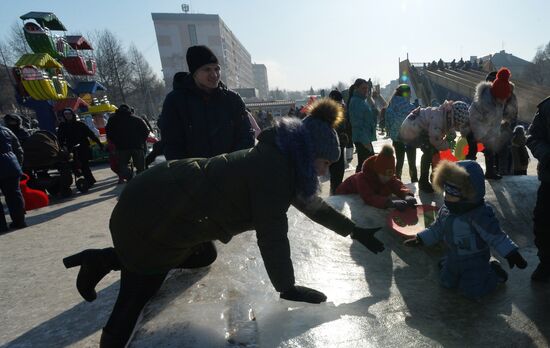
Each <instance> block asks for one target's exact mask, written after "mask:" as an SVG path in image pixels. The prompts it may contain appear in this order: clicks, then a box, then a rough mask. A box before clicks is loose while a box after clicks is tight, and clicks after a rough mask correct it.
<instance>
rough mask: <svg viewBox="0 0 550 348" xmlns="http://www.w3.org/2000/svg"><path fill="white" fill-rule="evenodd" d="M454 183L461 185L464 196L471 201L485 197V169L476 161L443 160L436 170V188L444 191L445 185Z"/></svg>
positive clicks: (477, 200) (438, 190)
mask: <svg viewBox="0 0 550 348" xmlns="http://www.w3.org/2000/svg"><path fill="white" fill-rule="evenodd" d="M445 183H452V184H453V185H454V186H457V187H460V189H461V191H462V196H463V197H464V198H465V199H466V200H467V201H469V202H474V203H476V202H479V201H481V200H483V198H484V197H485V178H484V175H483V170H482V169H481V167H480V166H479V164H478V163H477V162H475V161H459V162H450V161H441V162H439V164H438V165H437V168H436V169H435V172H434V180H433V184H434V188H435V189H436V191H437V192H440V193H441V192H443V185H444V184H445Z"/></svg>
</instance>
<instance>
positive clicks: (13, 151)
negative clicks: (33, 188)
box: [0, 126, 27, 232]
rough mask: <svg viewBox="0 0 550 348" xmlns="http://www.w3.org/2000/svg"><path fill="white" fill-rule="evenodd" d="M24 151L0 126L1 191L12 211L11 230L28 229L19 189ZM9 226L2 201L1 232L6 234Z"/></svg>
mask: <svg viewBox="0 0 550 348" xmlns="http://www.w3.org/2000/svg"><path fill="white" fill-rule="evenodd" d="M22 163H23V149H22V148H21V145H20V144H19V140H17V137H16V136H15V134H13V132H12V131H10V130H9V129H8V128H7V127H3V126H0V168H1V170H0V190H2V193H3V194H4V197H5V198H6V204H7V205H8V209H9V211H10V216H11V221H12V223H11V224H10V227H11V228H23V227H26V226H27V224H26V223H25V202H24V201H23V195H22V194H21V189H20V187H19V179H20V178H21V174H23V172H22V171H21V164H22ZM7 230H8V226H7V223H6V218H5V216H4V207H3V206H2V202H1V201H0V232H6V231H7Z"/></svg>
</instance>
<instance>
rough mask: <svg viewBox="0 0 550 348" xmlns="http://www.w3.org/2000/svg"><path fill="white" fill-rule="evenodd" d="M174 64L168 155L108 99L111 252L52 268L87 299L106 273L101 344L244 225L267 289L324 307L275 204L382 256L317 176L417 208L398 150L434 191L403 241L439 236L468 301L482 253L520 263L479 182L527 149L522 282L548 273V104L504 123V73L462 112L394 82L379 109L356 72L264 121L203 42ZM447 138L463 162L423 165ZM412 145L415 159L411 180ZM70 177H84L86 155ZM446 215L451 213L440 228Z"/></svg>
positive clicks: (486, 273) (68, 125) (68, 128)
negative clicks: (109, 288) (531, 262)
mask: <svg viewBox="0 0 550 348" xmlns="http://www.w3.org/2000/svg"><path fill="white" fill-rule="evenodd" d="M186 60H187V65H188V67H189V72H188V73H178V74H176V76H175V77H174V85H173V90H172V91H171V92H170V93H169V94H168V95H167V96H166V98H165V101H164V104H163V107H162V113H161V115H160V117H159V120H158V126H159V128H160V133H161V142H160V143H159V144H158V146H157V147H156V148H155V149H154V151H155V156H156V154H163V155H164V156H165V158H166V160H167V161H166V162H162V163H161V164H157V165H155V166H153V167H151V168H149V169H147V170H145V168H146V165H145V163H146V160H145V156H144V155H145V152H144V148H143V144H144V142H145V139H146V138H147V134H148V128H147V127H146V125H145V124H144V122H143V121H142V120H141V119H140V118H138V117H136V116H134V115H133V112H132V109H131V107H129V106H127V105H121V106H120V107H119V108H118V110H117V112H116V113H115V115H114V116H113V117H111V119H110V120H109V122H108V124H107V128H106V131H107V138H108V140H109V142H110V143H111V144H112V145H113V146H114V147H115V148H116V152H117V154H118V160H119V161H120V162H119V165H118V167H117V169H118V175H119V182H121V183H124V182H125V183H126V186H125V187H124V188H123V190H122V193H121V194H120V197H119V200H118V202H117V204H116V206H115V208H114V209H113V212H112V215H111V217H110V224H109V228H110V232H111V236H112V240H113V246H112V247H107V248H104V249H86V250H83V251H81V252H79V253H76V254H74V255H71V256H68V257H66V258H65V259H64V260H63V262H64V264H65V266H66V267H67V268H70V267H77V266H80V270H79V272H78V276H77V283H76V285H77V290H78V291H79V293H80V294H81V295H82V297H83V298H84V299H85V300H87V301H94V300H95V299H96V297H97V294H96V291H95V287H96V285H97V284H98V283H99V281H100V280H101V279H103V278H104V277H105V276H106V275H107V274H108V273H109V272H111V271H113V270H115V271H120V272H121V286H120V289H119V293H118V298H117V301H116V303H115V306H114V308H113V310H112V313H111V316H110V317H109V320H108V321H107V324H106V325H105V327H104V328H103V332H102V336H101V346H102V347H122V346H124V345H125V344H126V343H127V341H128V340H129V338H130V337H131V334H132V332H133V330H134V327H135V324H136V322H137V320H138V317H139V315H140V313H141V311H142V309H143V307H144V306H145V304H146V303H147V301H148V300H149V299H151V298H152V297H153V296H154V295H155V293H156V292H157V291H158V289H159V288H160V287H161V285H162V283H163V280H164V278H165V277H166V274H167V272H168V271H169V270H171V269H173V268H198V267H205V266H208V265H210V264H212V263H213V262H214V261H215V260H216V258H217V250H216V247H215V244H214V243H213V241H214V240H219V241H221V242H222V243H228V242H229V241H230V240H231V238H232V237H233V236H235V235H237V234H239V233H242V232H245V231H247V230H251V229H253V230H255V231H256V235H257V243H258V247H259V249H260V252H261V255H262V258H263V261H264V264H265V267H266V270H267V274H268V276H269V279H270V280H271V283H272V284H273V286H274V288H275V290H276V291H277V292H279V293H280V297H281V298H283V299H287V300H292V301H304V302H310V303H320V302H324V301H325V300H326V296H325V295H324V294H323V293H322V292H320V291H318V290H315V289H310V288H307V287H304V286H300V285H297V284H296V281H295V278H294V271H293V266H292V260H291V256H290V246H289V240H288V237H287V232H288V222H287V218H286V211H287V209H288V208H289V206H290V205H293V206H294V207H296V208H297V209H299V210H300V211H302V212H303V213H304V214H305V215H306V216H308V217H309V218H310V219H312V220H313V221H316V222H317V223H319V224H321V225H323V226H325V227H327V228H329V229H331V230H333V231H335V232H336V233H338V234H339V235H341V236H343V237H347V236H349V237H351V238H353V239H355V240H357V241H359V242H360V243H361V244H362V245H364V246H365V247H366V248H367V249H368V250H369V251H371V252H373V253H375V254H376V253H379V252H382V251H384V245H383V244H382V242H380V241H379V240H378V239H377V238H376V237H375V236H374V233H375V232H376V230H377V229H366V228H362V227H360V226H358V225H356V224H355V223H354V222H353V221H352V220H350V219H349V218H347V217H346V216H344V215H342V214H341V213H340V212H338V211H336V210H335V209H333V208H332V207H331V206H330V205H328V204H327V203H325V202H324V200H323V199H322V198H320V196H319V180H318V176H323V175H326V174H327V173H330V176H331V182H330V192H331V194H336V195H341V194H359V195H360V197H361V198H362V199H363V201H364V202H365V203H366V204H368V205H372V206H374V207H377V208H381V209H393V208H395V209H399V210H404V209H409V208H411V207H414V206H415V205H416V204H417V202H416V199H415V198H414V195H413V194H412V192H411V191H410V190H409V189H408V188H407V187H406V186H405V185H404V183H403V181H402V171H403V166H404V161H405V155H406V157H407V162H408V167H409V176H410V179H411V181H412V182H418V185H419V189H420V190H421V191H424V192H427V193H432V192H434V190H435V191H437V192H440V193H443V194H444V205H443V207H441V209H440V211H439V213H438V216H437V219H436V221H435V223H434V224H433V225H431V226H430V227H428V228H427V229H426V230H425V231H423V232H422V233H420V234H418V236H416V238H413V239H411V240H408V241H406V244H407V245H432V244H435V243H436V242H438V241H440V240H444V241H445V242H446V244H447V246H448V249H449V251H448V252H447V254H446V256H445V258H444V259H443V260H442V261H441V262H440V264H439V267H440V277H441V284H442V285H443V286H445V287H449V288H458V289H460V290H461V291H462V293H463V294H464V295H465V296H467V297H470V298H479V297H481V296H483V295H485V294H487V293H489V292H490V291H492V290H493V289H494V288H495V287H496V286H497V284H498V283H501V282H504V281H506V279H507V274H506V272H505V271H504V269H503V268H502V267H501V266H500V265H499V264H498V263H495V262H494V261H491V262H490V261H489V259H490V249H489V247H493V248H495V250H496V251H497V252H498V253H499V254H501V256H503V257H505V258H506V259H507V260H508V263H509V265H510V267H514V266H517V267H519V268H525V267H526V266H527V263H526V261H525V260H524V259H523V257H522V256H521V254H520V253H519V251H518V247H517V245H516V244H514V242H513V241H512V240H511V239H510V238H509V237H508V236H507V235H506V234H505V233H504V232H503V231H502V230H501V229H500V227H499V224H498V220H497V219H496V217H495V216H494V213H493V211H492V210H491V208H490V207H489V206H488V205H487V204H486V203H485V201H484V195H485V183H484V180H485V179H487V180H498V179H500V178H501V174H517V175H520V174H526V168H527V164H528V161H529V155H528V152H527V150H526V146H527V147H529V148H530V149H531V152H532V154H533V155H534V156H535V157H536V158H537V159H538V160H539V167H538V170H539V178H540V180H541V185H540V188H539V192H538V199H537V204H536V208H535V218H534V232H535V244H536V246H537V248H538V250H539V254H538V255H539V259H540V262H539V265H538V267H537V268H536V270H535V272H534V273H533V274H532V279H533V280H535V281H545V282H547V281H549V280H550V235H549V234H548V233H545V232H544V231H543V228H544V227H543V214H544V211H546V210H547V209H548V204H549V203H548V197H550V194H549V193H548V190H549V187H548V183H549V182H550V174H549V169H548V168H550V165H549V163H550V101H549V100H548V99H547V100H545V101H543V102H542V103H541V104H540V105H539V113H538V114H537V115H536V116H535V119H534V121H533V123H532V124H531V126H530V128H529V131H528V133H527V135H526V132H525V129H524V127H523V126H522V125H519V124H517V113H518V109H517V99H516V97H515V95H514V92H513V89H514V86H513V83H512V82H511V81H510V78H511V73H510V71H509V70H508V69H506V68H502V69H500V70H499V71H498V72H496V73H495V74H490V76H488V78H487V81H483V82H480V84H479V85H478V87H477V90H476V95H475V97H474V101H473V103H472V104H471V105H468V104H466V103H464V102H462V101H445V102H443V103H442V104H441V105H437V106H420V105H414V103H411V101H410V99H411V88H410V86H408V85H406V84H402V85H399V86H398V87H397V88H396V89H395V92H394V94H393V96H392V97H391V99H390V100H389V103H385V101H384V100H383V98H381V97H380V94H379V92H378V91H376V90H375V89H374V88H373V85H372V82H371V80H370V79H369V80H366V79H363V78H358V79H357V80H356V81H355V82H354V83H353V85H352V86H351V87H350V88H349V90H348V91H338V90H333V91H331V92H330V93H329V95H328V97H327V98H319V99H318V100H316V101H315V102H313V103H311V104H310V105H308V106H307V107H306V108H303V109H301V110H291V111H290V112H289V114H290V115H288V116H286V117H276V118H273V117H272V116H271V117H270V115H268V114H267V113H265V115H264V114H262V115H261V117H254V115H252V114H251V113H250V111H249V110H247V109H246V107H245V104H244V102H243V101H242V99H241V98H240V96H239V95H238V94H237V93H235V92H234V91H232V90H231V89H229V88H227V86H226V85H225V84H224V83H223V82H222V81H221V80H220V76H221V67H220V64H219V62H218V58H217V57H216V56H215V54H214V53H213V52H212V51H211V50H210V49H209V48H208V47H206V46H192V47H190V48H189V49H188V51H187V55H186ZM62 115H63V117H64V119H65V122H64V123H62V124H61V125H60V127H59V131H58V138H59V140H60V142H61V143H62V144H63V145H65V146H67V147H72V148H75V147H78V148H79V149H78V152H79V154H80V155H79V156H80V158H81V159H83V160H84V161H85V160H86V158H88V157H87V155H88V154H89V147H88V146H89V143H90V139H91V140H92V141H96V142H97V143H98V144H99V145H100V146H102V145H101V143H100V142H99V139H97V137H96V136H95V134H93V133H90V132H89V129H88V128H87V127H86V126H85V125H84V124H83V123H82V126H84V127H85V128H86V129H88V130H86V129H84V127H82V126H81V125H80V123H79V121H77V120H76V115H75V114H74V111H73V110H71V109H66V110H64V111H63V113H62ZM256 116H257V115H256ZM381 118H382V119H383V120H384V128H385V129H386V131H387V134H388V137H389V138H391V145H385V146H383V147H382V150H381V151H380V153H378V154H376V153H375V150H374V147H373V142H374V141H376V140H377V137H378V135H377V127H378V125H379V121H380V119H381ZM0 131H1V132H0V135H1V138H0V140H1V142H0V146H1V150H2V153H1V154H0V161H2V162H1V164H2V166H3V167H2V168H4V165H5V166H6V168H8V166H9V168H10V171H5V170H2V175H1V176H0V183H1V189H2V191H3V192H4V195H5V196H6V201H7V203H8V206H9V210H10V214H11V216H12V221H13V223H12V224H15V225H16V226H17V225H20V226H22V225H23V224H24V220H22V218H21V209H20V205H18V204H19V203H18V204H14V203H13V201H14V200H18V199H19V198H17V197H16V196H17V195H18V194H19V195H20V193H17V192H16V191H17V190H16V189H15V186H16V185H15V183H18V178H19V176H20V175H21V164H22V162H23V159H22V158H21V157H22V156H23V155H24V154H23V153H22V152H21V151H20V146H19V145H18V144H19V140H21V141H24V140H22V139H19V140H18V139H17V138H18V137H19V136H21V137H25V134H23V133H21V135H19V136H16V135H15V134H14V132H13V131H12V130H10V129H8V128H5V127H2V128H1V129H0ZM457 132H460V134H461V136H463V137H465V138H467V139H468V144H469V152H468V154H467V156H466V159H467V160H465V161H459V162H457V163H451V162H440V164H439V165H438V166H437V167H434V165H435V163H432V162H433V159H434V158H436V157H435V155H437V154H438V153H439V152H440V151H442V150H447V149H449V148H450V147H452V144H453V142H454V140H455V138H456V136H457V134H456V133H457ZM477 143H483V145H484V147H485V150H484V151H485V159H486V170H485V173H483V171H482V169H481V167H480V166H479V164H478V163H476V162H475V159H476V152H477V148H478V146H477ZM349 148H354V149H355V152H356V154H357V166H356V168H355V174H354V175H352V176H350V177H349V178H347V179H346V180H344V171H345V168H346V162H347V160H348V159H347V155H346V153H347V149H349ZM418 148H420V150H421V152H422V157H421V161H420V173H419V175H418V174H417V168H416V151H417V149H418ZM504 151H507V152H506V153H504ZM81 152H82V153H81ZM153 158H154V156H153ZM130 159H131V161H132V162H133V163H134V165H135V167H136V169H137V173H138V174H139V175H137V176H135V177H134V176H133V174H132V173H129V172H128V163H129V161H130ZM148 162H149V161H148ZM4 163H6V164H4ZM432 167H434V168H432ZM430 171H433V173H430ZM83 172H84V175H85V177H86V178H87V180H88V181H89V182H90V184H93V183H94V182H95V179H94V178H93V175H92V174H91V171H89V167H87V164H85V165H84V166H83ZM130 179H131V180H130ZM151 188H154V189H151ZM8 197H10V198H9V199H8ZM12 197H16V198H12ZM143 202H146V203H143ZM12 210H13V214H12ZM23 214H24V212H23ZM23 217H24V215H23ZM448 221H455V222H454V224H452V228H450V230H447V227H446V226H447V225H448V223H447V222H448ZM458 222H464V223H458ZM472 241H474V242H473V243H472Z"/></svg>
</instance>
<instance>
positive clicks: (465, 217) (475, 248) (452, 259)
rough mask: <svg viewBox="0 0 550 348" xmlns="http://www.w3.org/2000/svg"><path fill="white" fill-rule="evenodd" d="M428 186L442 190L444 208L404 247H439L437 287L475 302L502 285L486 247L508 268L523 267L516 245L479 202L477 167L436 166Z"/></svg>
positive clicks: (480, 174)
mask: <svg viewBox="0 0 550 348" xmlns="http://www.w3.org/2000/svg"><path fill="white" fill-rule="evenodd" d="M434 186H435V188H436V190H438V191H439V192H441V191H445V204H444V205H443V206H442V207H441V209H440V210H439V212H438V215H437V218H436V220H435V221H434V223H433V224H432V225H430V226H429V227H428V228H426V229H425V230H424V231H422V232H420V233H419V234H417V235H416V237H415V238H413V239H409V240H407V241H405V244H406V245H409V246H414V245H427V246H430V245H434V244H436V243H437V242H439V241H441V240H443V241H444V242H445V244H446V246H447V253H446V255H445V257H444V258H443V259H442V260H441V262H440V267H441V268H440V273H439V276H440V281H441V284H442V286H444V287H446V288H452V289H454V288H457V289H458V290H460V291H461V292H462V294H463V295H464V296H465V297H468V298H471V299H478V298H480V297H482V296H484V295H486V294H488V293H490V292H491V291H493V290H494V289H495V288H496V286H497V284H498V283H503V282H505V281H506V280H507V279H508V274H507V273H506V271H504V269H502V267H501V266H500V264H499V262H498V261H496V260H495V261H490V258H491V252H490V250H489V248H490V247H492V248H493V249H494V250H496V252H497V253H498V254H500V256H502V257H505V258H506V259H507V261H508V264H509V266H510V268H513V267H514V266H517V267H518V268H520V269H524V268H525V267H527V262H526V261H525V259H524V258H523V257H522V256H521V254H520V253H519V251H518V246H517V245H516V244H515V243H514V242H513V241H512V240H511V239H510V238H509V237H508V235H507V234H506V233H505V232H504V231H502V229H501V228H500V225H499V222H498V220H497V218H496V217H495V214H494V212H493V209H492V208H491V207H490V206H489V205H487V204H486V203H485V201H484V196H485V182H484V175H483V170H482V169H481V167H480V166H479V164H478V163H477V162H475V161H470V160H468V161H459V162H449V161H442V162H441V163H440V164H439V165H438V166H437V168H436V171H435V175H434Z"/></svg>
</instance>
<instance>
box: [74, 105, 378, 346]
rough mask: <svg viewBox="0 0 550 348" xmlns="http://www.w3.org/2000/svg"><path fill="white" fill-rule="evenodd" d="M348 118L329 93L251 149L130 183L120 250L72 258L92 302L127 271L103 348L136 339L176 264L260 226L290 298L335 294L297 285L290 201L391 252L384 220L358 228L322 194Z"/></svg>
mask: <svg viewBox="0 0 550 348" xmlns="http://www.w3.org/2000/svg"><path fill="white" fill-rule="evenodd" d="M342 119H343V110H342V107H341V106H340V105H339V104H338V103H336V102H335V101H333V100H329V99H322V100H320V101H317V102H316V103H315V104H314V105H313V107H312V108H311V111H310V115H309V116H308V117H306V118H304V119H303V120H300V119H298V118H287V117H285V118H282V119H280V120H278V121H277V122H276V124H275V126H274V127H271V128H269V129H267V130H265V131H263V132H262V133H261V134H260V135H259V137H258V144H257V145H256V146H255V147H254V148H252V149H246V150H241V151H236V152H232V153H229V154H222V155H219V156H216V157H212V158H208V159H206V158H192V159H182V160H174V161H168V162H165V163H163V164H159V165H156V166H154V167H153V168H150V169H148V170H147V171H144V172H143V173H142V174H140V175H138V176H137V177H135V178H134V179H133V180H132V181H130V182H129V183H128V185H127V186H126V187H125V188H124V191H123V192H122V193H121V195H120V197H119V201H118V203H117V205H116V206H115V208H114V209H113V212H112V215H111V219H110V223H109V228H110V231H111V236H112V240H113V244H114V248H106V249H88V250H84V251H82V252H80V253H78V254H75V255H72V256H69V257H67V258H65V259H64V260H63V262H64V264H65V266H66V267H67V268H69V267H74V266H80V271H79V273H78V276H77V282H76V286H77V289H78V291H79V292H80V294H81V295H82V296H83V297H84V299H86V300H87V301H93V300H94V299H95V298H96V292H95V286H96V285H97V283H98V282H99V281H100V280H101V279H102V278H103V277H104V276H105V275H106V274H107V273H109V272H110V271H111V270H121V286H120V290H119V294H118V298H117V301H116V304H115V306H114V308H113V312H112V314H111V316H110V318H109V320H108V322H107V324H106V326H105V327H104V328H103V332H102V336H101V342H100V346H101V347H119V346H124V345H125V344H126V343H127V341H128V339H129V337H130V336H131V334H132V331H133V329H134V326H135V324H136V321H137V319H138V317H139V314H140V313H141V310H142V309H143V307H144V306H145V304H146V303H147V301H148V300H149V299H150V298H151V297H153V295H154V294H155V293H156V292H157V290H158V289H159V288H160V286H161V285H162V283H163V281H164V278H165V277H166V275H167V273H168V271H169V270H171V269H173V268H195V267H204V266H208V265H209V264H211V263H212V262H214V259H215V258H216V256H215V255H216V254H215V253H214V254H212V253H209V252H208V250H206V251H205V250H202V246H204V245H209V244H211V243H210V241H213V240H219V241H221V242H222V243H228V242H229V241H230V240H231V238H232V237H233V236H235V235H237V234H240V233H242V232H245V231H249V230H256V236H257V240H258V247H259V248H260V252H261V255H262V259H263V261H264V264H265V267H266V270H267V274H268V276H269V278H270V280H271V283H272V284H273V286H274V288H275V290H276V291H278V292H279V293H280V297H281V298H283V299H287V300H291V301H304V302H310V303H321V302H324V301H326V296H325V295H324V294H323V293H322V292H319V291H317V290H314V289H310V288H307V287H303V286H298V285H296V284H295V279H294V270H293V266H292V260H291V257H290V246H289V240H288V237H287V233H288V221H287V216H286V212H287V210H288V208H289V206H290V205H291V204H292V205H293V206H295V207H296V208H297V209H299V210H300V211H302V212H303V213H304V214H305V215H306V216H308V217H309V218H311V219H312V220H313V221H315V222H317V223H320V224H321V225H323V226H325V227H327V228H329V229H331V230H333V231H335V232H336V233H338V234H340V235H342V236H351V238H353V239H355V240H357V241H359V242H360V243H362V244H363V245H364V246H365V247H367V248H368V249H369V250H370V251H372V252H373V253H378V252H381V251H383V250H384V246H383V244H382V243H381V242H380V241H379V240H378V239H376V237H374V232H375V231H376V230H378V229H377V228H375V229H366V228H361V227H358V226H356V225H355V223H354V222H353V221H351V220H350V219H348V218H347V217H346V216H344V215H343V214H341V213H339V212H338V211H336V210H335V209H333V208H332V207H330V206H329V205H328V204H326V203H325V202H324V201H323V200H322V199H321V198H320V197H319V196H318V195H317V193H318V191H319V181H318V179H317V176H320V175H325V174H326V172H327V170H328V167H329V165H330V164H331V163H334V162H336V161H337V160H338V158H339V156H340V147H339V143H338V136H337V134H336V131H335V129H334V128H335V127H336V126H337V125H338V124H339V122H340V121H341V120H342ZM212 255H214V256H213V257H212Z"/></svg>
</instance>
